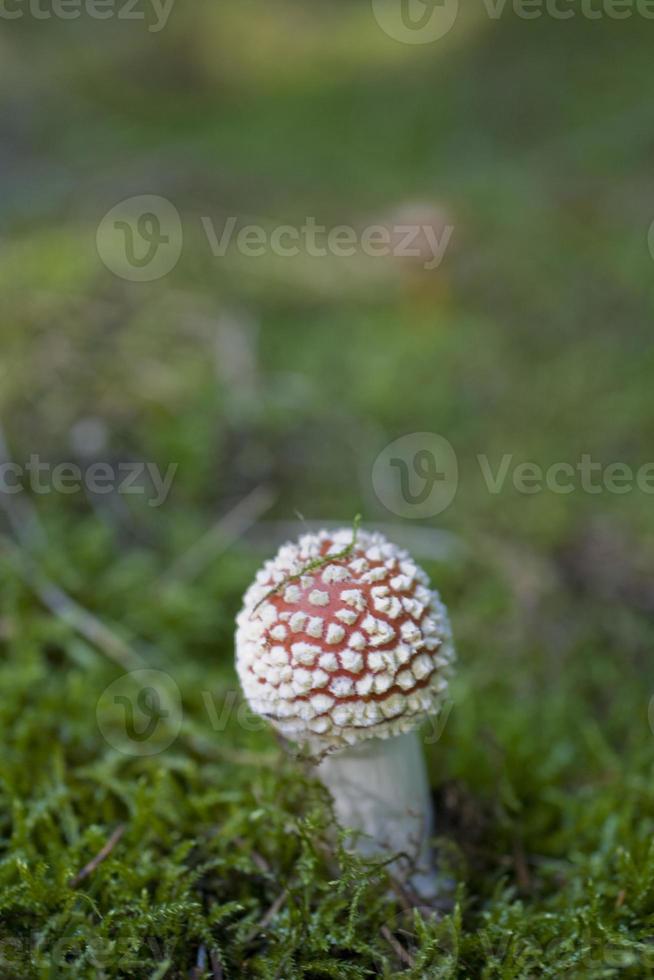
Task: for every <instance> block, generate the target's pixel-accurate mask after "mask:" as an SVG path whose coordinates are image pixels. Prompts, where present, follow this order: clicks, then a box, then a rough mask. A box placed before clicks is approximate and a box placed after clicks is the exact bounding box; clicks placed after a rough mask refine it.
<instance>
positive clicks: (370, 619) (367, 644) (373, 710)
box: [236, 529, 454, 754]
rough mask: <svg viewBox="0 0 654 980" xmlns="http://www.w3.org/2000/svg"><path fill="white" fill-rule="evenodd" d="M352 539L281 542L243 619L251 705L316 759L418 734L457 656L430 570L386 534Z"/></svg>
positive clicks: (339, 534)
mask: <svg viewBox="0 0 654 980" xmlns="http://www.w3.org/2000/svg"><path fill="white" fill-rule="evenodd" d="M352 542H353V531H352V529H343V530H338V531H320V532H319V533H317V534H306V535H304V536H303V537H301V538H300V540H299V541H298V542H297V544H286V545H284V546H283V547H282V548H281V549H280V550H279V552H278V554H277V555H276V557H275V558H274V559H272V560H271V561H268V562H266V564H265V565H264V566H263V568H262V569H261V570H260V571H259V573H258V574H257V576H256V579H255V582H254V583H253V585H252V586H251V587H250V588H249V589H248V591H247V592H246V594H245V598H244V605H243V609H242V610H241V612H240V614H239V616H238V619H237V624H238V628H237V633H236V666H237V671H238V674H239V678H240V680H241V684H242V687H243V691H244V693H245V696H246V698H247V700H248V702H249V704H250V706H251V708H252V710H253V711H255V712H256V713H257V714H259V715H262V716H263V717H265V718H267V719H268V720H269V721H270V722H271V723H272V724H273V725H274V726H275V727H276V728H277V729H278V730H279V731H280V732H281V733H282V734H283V735H284V736H286V737H287V738H289V739H293V740H295V741H298V742H306V743H308V744H309V745H310V746H311V748H312V750H313V751H316V752H318V753H320V754H328V753H330V752H333V751H335V750H337V749H340V748H344V747H345V746H348V745H350V746H352V745H355V744H356V743H358V742H361V741H364V740H366V739H371V738H388V737H389V736H391V735H399V734H402V733H405V732H408V731H410V730H411V729H413V728H415V727H416V725H418V724H419V722H420V721H421V720H422V719H423V718H424V716H425V715H428V714H434V713H436V712H437V711H438V710H439V708H440V707H441V705H442V703H443V701H444V700H445V696H446V693H447V688H448V678H449V676H450V674H451V665H452V663H453V661H454V649H453V645H452V639H451V632H450V625H449V620H448V617H447V612H446V610H445V607H444V606H443V604H442V603H441V601H440V598H439V596H438V593H437V592H436V591H434V590H433V589H431V588H430V586H429V579H428V578H427V576H426V574H425V572H424V571H423V570H422V569H421V568H419V567H418V566H417V565H416V564H415V562H414V561H413V560H412V559H411V557H410V556H409V554H408V553H407V552H406V551H404V550H403V549H401V548H398V547H396V546H395V545H393V544H391V543H389V542H388V541H387V540H386V539H385V538H384V537H383V535H381V534H379V533H369V532H365V531H359V532H358V534H357V535H356V538H355V540H354V545H353V546H352ZM345 549H348V550H347V553H346V554H343V552H344V550H345ZM330 556H333V560H332V561H330V560H329V557H330ZM316 562H320V565H319V566H318V567H313V568H309V569H308V566H311V565H312V564H314V563H316Z"/></svg>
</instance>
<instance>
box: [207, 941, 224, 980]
mask: <svg viewBox="0 0 654 980" xmlns="http://www.w3.org/2000/svg"><path fill="white" fill-rule="evenodd" d="M209 959H210V960H211V970H212V973H213V980H223V977H224V976H225V974H224V973H223V965H222V963H221V962H220V957H219V956H218V950H217V949H210V950H209Z"/></svg>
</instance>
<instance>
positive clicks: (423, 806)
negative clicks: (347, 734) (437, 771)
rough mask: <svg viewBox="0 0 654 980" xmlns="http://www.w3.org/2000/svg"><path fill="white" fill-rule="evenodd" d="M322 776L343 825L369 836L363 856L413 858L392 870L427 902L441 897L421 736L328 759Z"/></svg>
mask: <svg viewBox="0 0 654 980" xmlns="http://www.w3.org/2000/svg"><path fill="white" fill-rule="evenodd" d="M317 770H318V776H319V777H320V779H321V780H322V782H323V783H324V784H325V786H326V787H327V788H328V789H329V791H330V792H331V794H332V797H333V799H334V807H335V811H336V816H337V817H338V820H339V822H340V823H341V824H342V825H343V826H344V827H348V828H352V829H353V830H358V831H362V832H363V834H364V835H365V836H361V837H357V841H356V847H357V850H359V851H360V852H361V853H363V854H365V855H368V856H369V855H375V854H380V853H382V852H388V853H390V854H392V853H399V852H402V855H408V857H409V861H407V859H406V857H398V858H397V860H396V861H394V862H393V864H392V865H391V870H395V872H396V873H397V874H398V877H402V878H404V879H405V880H407V882H408V884H409V885H410V886H411V887H412V888H413V890H414V891H416V892H417V893H418V895H419V896H420V897H421V898H424V899H428V898H431V897H436V896H437V894H438V893H439V891H440V890H441V889H440V887H439V879H438V876H437V874H436V872H435V870H434V864H433V856H432V852H431V847H430V845H429V838H430V837H431V835H432V834H433V832H434V815H433V808H432V803H431V798H430V793H429V783H428V780H427V770H426V767H425V761H424V757H423V753H422V747H421V745H420V739H419V737H418V733H417V732H416V731H412V732H408V733H407V734H404V735H396V736H394V737H392V738H387V739H379V738H372V739H368V740H366V741H364V742H360V743H359V744H357V745H354V746H352V747H350V748H346V749H343V750H341V751H339V752H335V753H333V754H332V755H328V756H327V757H326V758H324V759H323V760H322V761H321V762H320V763H319V765H318V767H317Z"/></svg>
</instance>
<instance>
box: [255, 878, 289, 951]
mask: <svg viewBox="0 0 654 980" xmlns="http://www.w3.org/2000/svg"><path fill="white" fill-rule="evenodd" d="M287 898H288V888H285V889H284V891H283V892H280V893H279V895H278V896H277V898H276V899H275V901H274V902H273V903H272V905H271V906H270V908H269V909H268V911H267V912H266V914H265V915H264V916H263V918H262V919H261V920H260V921H259V922H257V924H256V926H255V927H254V928H253V929H252V930H251V931H250V932H249V933H248V934H247V936H246V937H245V942H246V943H249V942H251V941H252V940H253V939H254V937H255V936H256V935H257V934H258V933H260V932H262V931H263V930H264V929H265V928H266V926H267V925H269V924H270V923H271V922H272V920H273V919H274V918H275V916H276V915H277V913H278V912H279V910H280V909H281V907H282V905H283V904H284V902H285V901H286V899H287Z"/></svg>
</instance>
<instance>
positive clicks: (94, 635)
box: [0, 538, 145, 670]
mask: <svg viewBox="0 0 654 980" xmlns="http://www.w3.org/2000/svg"><path fill="white" fill-rule="evenodd" d="M0 541H2V543H3V544H4V545H5V546H6V548H7V550H8V551H9V552H10V553H11V557H12V560H13V562H14V566H15V567H16V569H17V571H18V572H19V573H20V574H21V575H22V577H23V579H24V581H25V582H27V584H28V585H29V586H30V588H31V589H32V591H33V592H34V593H35V594H36V596H37V597H38V598H39V599H40V600H41V602H42V603H43V605H44V606H45V607H46V609H49V610H50V612H51V613H52V614H53V615H54V616H57V617H58V618H59V619H61V620H63V621H64V622H65V623H68V625H69V626H71V627H72V628H73V629H74V630H75V632H76V633H79V634H80V636H83V637H84V639H85V640H88V641H89V643H91V644H92V645H93V646H95V647H96V648H97V649H99V650H100V651H101V652H102V653H104V655H105V656H106V657H108V658H109V660H113V661H114V663H116V664H118V665H119V666H120V667H122V668H123V670H135V669H136V668H138V667H143V666H144V664H145V661H144V660H143V659H142V657H141V656H140V655H139V654H138V653H136V651H135V650H133V649H132V648H131V647H130V646H129V645H128V644H127V643H126V642H125V641H124V640H123V639H122V638H121V637H120V636H118V634H117V633H114V631H113V630H112V629H110V628H109V627H108V626H107V625H106V624H105V623H103V622H102V621H101V620H100V619H98V617H97V616H94V615H93V613H90V612H89V611H88V609H84V607H83V606H80V605H79V603H77V602H75V600H74V599H71V597H70V596H69V595H67V594H66V593H65V592H64V591H63V589H60V588H59V586H58V585H55V584H54V582H51V581H50V579H48V578H46V577H45V576H44V575H42V574H41V573H40V572H39V571H38V570H37V569H36V567H35V566H34V563H33V562H32V561H30V559H29V558H28V557H27V556H26V555H25V554H24V553H22V552H21V551H20V550H19V549H18V548H17V547H16V546H15V545H14V544H13V542H11V541H9V539H8V538H0Z"/></svg>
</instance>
